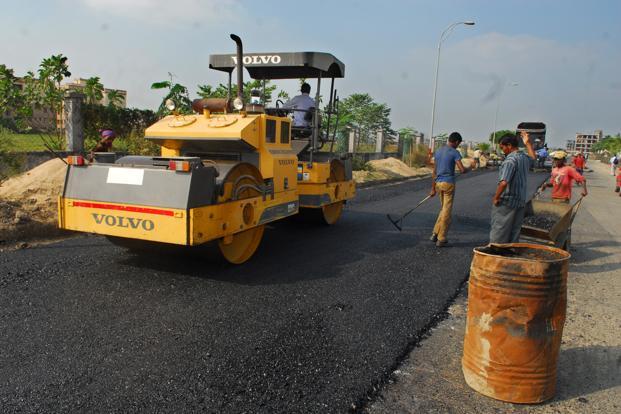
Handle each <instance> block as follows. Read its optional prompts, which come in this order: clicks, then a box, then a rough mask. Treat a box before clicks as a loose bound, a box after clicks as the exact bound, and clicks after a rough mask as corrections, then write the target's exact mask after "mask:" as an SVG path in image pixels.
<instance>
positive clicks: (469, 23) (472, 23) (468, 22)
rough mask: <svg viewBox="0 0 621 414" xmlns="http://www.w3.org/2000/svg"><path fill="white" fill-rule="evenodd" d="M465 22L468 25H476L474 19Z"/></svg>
mask: <svg viewBox="0 0 621 414" xmlns="http://www.w3.org/2000/svg"><path fill="white" fill-rule="evenodd" d="M464 24H465V25H466V26H474V22H473V21H472V20H468V21H467V22H464Z"/></svg>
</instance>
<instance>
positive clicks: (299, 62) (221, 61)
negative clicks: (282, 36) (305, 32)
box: [209, 52, 345, 79]
mask: <svg viewBox="0 0 621 414" xmlns="http://www.w3.org/2000/svg"><path fill="white" fill-rule="evenodd" d="M235 59H236V55H235V54H233V53H230V54H225V55H210V56H209V67H210V68H211V69H214V70H219V71H222V72H227V73H229V74H230V73H231V72H233V69H235ZM243 63H244V67H245V68H246V70H247V71H248V73H249V74H250V77H251V78H253V79H299V78H317V77H319V74H321V77H322V78H343V77H344V76H345V65H344V64H343V62H341V61H340V60H338V59H337V58H335V57H334V56H333V55H331V54H330V53H323V52H295V53H290V52H286V53H279V52H271V53H245V54H244V62H243Z"/></svg>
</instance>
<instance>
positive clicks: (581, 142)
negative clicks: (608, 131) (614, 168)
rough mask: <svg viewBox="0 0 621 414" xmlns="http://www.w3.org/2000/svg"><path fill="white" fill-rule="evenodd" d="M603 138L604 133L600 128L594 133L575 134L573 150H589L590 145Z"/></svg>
mask: <svg viewBox="0 0 621 414" xmlns="http://www.w3.org/2000/svg"><path fill="white" fill-rule="evenodd" d="M602 138H604V133H603V132H602V130H601V129H598V130H596V131H595V133H594V134H581V133H577V134H576V143H575V148H574V151H578V152H583V153H587V152H591V147H592V146H593V145H595V144H596V143H598V142H599V141H601V140H602Z"/></svg>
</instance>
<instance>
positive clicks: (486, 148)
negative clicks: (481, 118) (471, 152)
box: [477, 142, 491, 152]
mask: <svg viewBox="0 0 621 414" xmlns="http://www.w3.org/2000/svg"><path fill="white" fill-rule="evenodd" d="M490 148H491V145H490V144H489V143H487V142H479V143H478V144H477V149H478V150H480V151H482V152H489V150H490Z"/></svg>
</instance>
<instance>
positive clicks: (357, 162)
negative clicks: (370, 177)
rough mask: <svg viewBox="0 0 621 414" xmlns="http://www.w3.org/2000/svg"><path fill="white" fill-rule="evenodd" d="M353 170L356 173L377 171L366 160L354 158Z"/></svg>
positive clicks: (352, 162)
mask: <svg viewBox="0 0 621 414" xmlns="http://www.w3.org/2000/svg"><path fill="white" fill-rule="evenodd" d="M351 165H352V170H354V171H375V168H373V166H372V165H371V164H370V163H368V162H365V161H364V159H362V158H358V157H356V156H354V158H352V160H351Z"/></svg>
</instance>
